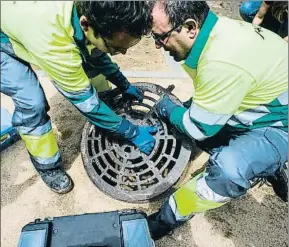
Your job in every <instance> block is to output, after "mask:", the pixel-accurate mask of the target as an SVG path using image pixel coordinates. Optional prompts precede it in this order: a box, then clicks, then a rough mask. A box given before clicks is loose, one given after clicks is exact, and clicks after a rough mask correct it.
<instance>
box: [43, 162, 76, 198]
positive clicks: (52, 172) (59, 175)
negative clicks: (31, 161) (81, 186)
mask: <svg viewBox="0 0 289 247" xmlns="http://www.w3.org/2000/svg"><path fill="white" fill-rule="evenodd" d="M38 172H39V174H40V176H41V178H42V180H43V181H44V183H45V184H46V185H47V186H48V187H49V188H50V189H51V190H52V191H53V192H55V193H58V194H65V193H67V192H69V191H71V190H72V188H73V182H72V179H71V178H70V176H69V175H68V174H67V173H66V172H65V171H64V170H63V169H62V168H59V167H58V168H54V169H48V170H38Z"/></svg>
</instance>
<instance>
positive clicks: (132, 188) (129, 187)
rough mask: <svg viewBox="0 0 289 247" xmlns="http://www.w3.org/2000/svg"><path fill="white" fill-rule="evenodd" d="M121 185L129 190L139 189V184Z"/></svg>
mask: <svg viewBox="0 0 289 247" xmlns="http://www.w3.org/2000/svg"><path fill="white" fill-rule="evenodd" d="M120 187H121V188H122V189H123V190H128V191H137V190H138V188H137V185H132V184H121V185H120Z"/></svg>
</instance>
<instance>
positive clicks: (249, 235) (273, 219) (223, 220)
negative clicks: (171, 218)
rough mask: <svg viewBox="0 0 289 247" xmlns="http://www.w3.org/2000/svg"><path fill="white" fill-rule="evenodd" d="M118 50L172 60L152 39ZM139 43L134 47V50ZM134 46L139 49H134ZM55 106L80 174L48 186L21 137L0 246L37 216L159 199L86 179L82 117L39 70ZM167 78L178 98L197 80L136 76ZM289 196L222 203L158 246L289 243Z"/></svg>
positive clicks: (4, 195)
mask: <svg viewBox="0 0 289 247" xmlns="http://www.w3.org/2000/svg"><path fill="white" fill-rule="evenodd" d="M210 5H211V6H212V7H213V9H214V10H215V11H216V12H217V13H219V14H222V15H229V16H233V17H234V18H238V2H221V1H214V2H210ZM140 45H143V46H144V47H145V48H141V49H139V48H132V49H131V51H129V52H128V54H127V55H126V56H123V57H122V56H119V57H118V58H117V60H118V63H119V64H120V65H121V68H123V69H125V70H128V69H129V70H132V69H134V70H151V71H152V70H153V71H155V70H158V71H164V72H165V71H166V69H167V66H166V65H165V64H164V61H163V59H162V57H161V56H160V54H159V53H157V52H156V50H155V49H154V47H153V45H151V44H150V42H147V41H143V43H142V44H140ZM133 49H134V50H133ZM136 53H137V56H136ZM40 80H41V83H42V85H43V87H44V90H45V93H46V96H47V98H48V101H49V104H50V106H51V111H50V116H51V117H52V122H53V129H54V132H55V134H56V135H57V140H58V143H59V146H60V150H61V153H62V157H63V161H64V165H65V168H66V169H67V171H68V173H69V174H70V175H71V177H72V178H73V180H74V182H75V188H74V190H73V191H72V192H70V193H69V194H67V195H62V196H60V195H57V194H54V193H53V192H51V191H50V190H49V189H48V188H47V187H46V186H45V185H44V184H43V182H42V181H41V179H40V178H39V177H38V175H37V174H36V172H35V170H34V168H33V167H32V164H31V163H30V160H29V157H28V154H27V151H26V149H25V147H24V144H23V142H22V141H19V142H18V143H16V144H15V145H13V146H12V147H10V148H9V149H7V150H5V151H4V152H2V153H1V247H13V246H17V242H18V238H19V234H20V231H21V228H22V227H23V226H24V225H25V224H27V223H28V222H30V221H33V220H34V219H36V218H44V217H48V216H61V215H73V214H82V213H93V212H104V211H113V210H119V209H125V208H138V209H142V210H144V211H145V212H147V213H150V212H154V211H156V210H157V208H158V207H159V205H160V203H161V201H157V202H151V203H146V204H139V205H138V204H127V203H123V202H119V201H116V200H114V199H112V198H110V197H108V196H106V195H104V194H103V193H102V192H100V191H99V190H98V189H97V188H96V187H95V186H94V185H93V184H92V182H91V181H90V180H89V178H88V176H87V175H86V172H85V170H84V168H83V164H82V160H81V157H80V138H81V133H82V128H83V126H84V123H85V119H84V118H83V117H82V116H81V115H80V113H79V112H78V111H76V110H75V109H74V108H73V107H72V106H71V105H70V103H69V102H68V101H66V100H65V99H64V98H63V97H62V96H61V95H60V94H59V93H57V91H56V90H55V88H54V87H53V85H51V83H50V82H49V80H48V79H47V78H45V77H41V78H40ZM131 81H135V82H136V81H145V82H154V83H158V84H160V85H163V86H168V85H169V84H172V83H173V84H175V85H176V89H175V90H174V94H175V95H177V96H178V97H179V98H180V99H181V100H183V101H184V100H187V99H188V98H190V97H191V95H192V92H193V88H192V83H191V82H190V81H189V80H185V79H182V80H181V79H178V80H177V79H176V80H168V79H163V80H162V79H131ZM1 105H2V106H5V107H8V109H9V110H10V111H11V112H12V111H13V104H12V102H11V100H10V99H9V98H8V97H6V96H3V95H1ZM207 158H208V157H207V155H206V154H204V153H202V154H201V155H200V156H199V157H197V159H196V160H194V161H193V162H192V163H191V164H190V169H189V171H188V173H187V174H186V175H187V176H186V177H187V178H189V177H190V174H191V173H192V172H194V171H195V170H196V169H198V168H199V167H201V166H202V165H203V164H204V163H205V161H206V160H207ZM287 208H288V204H285V203H283V202H281V201H280V200H279V199H278V198H277V197H276V196H274V194H273V192H272V190H271V189H270V188H268V187H266V186H263V187H262V188H260V189H258V188H256V189H254V190H253V191H251V192H250V193H249V194H248V195H247V196H246V197H245V198H243V199H240V200H236V201H233V202H231V203H230V204H227V205H225V206H223V207H221V208H219V209H216V210H212V211H210V212H207V213H205V214H199V215H197V216H195V217H194V218H193V219H192V220H191V221H190V222H189V223H187V224H186V225H184V226H183V227H181V228H179V229H178V230H176V231H175V233H174V234H173V235H172V236H169V237H165V238H164V239H162V240H160V241H158V242H157V243H156V246H157V247H176V246H178V247H285V246H287V247H288V244H287V243H286V240H287V238H288V228H287V222H288V214H287V211H288V210H287Z"/></svg>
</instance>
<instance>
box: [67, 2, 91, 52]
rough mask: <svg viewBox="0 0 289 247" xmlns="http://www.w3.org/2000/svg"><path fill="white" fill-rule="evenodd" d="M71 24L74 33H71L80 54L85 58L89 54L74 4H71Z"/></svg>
mask: <svg viewBox="0 0 289 247" xmlns="http://www.w3.org/2000/svg"><path fill="white" fill-rule="evenodd" d="M71 25H72V27H73V29H74V34H73V39H74V42H75V43H76V45H77V47H78V48H79V50H80V52H81V54H82V56H83V57H84V58H87V57H88V56H89V52H88V50H87V47H86V44H85V36H84V33H83V31H82V28H81V26H80V23H79V17H78V14H77V11H76V7H75V5H74V6H73V9H72V15H71Z"/></svg>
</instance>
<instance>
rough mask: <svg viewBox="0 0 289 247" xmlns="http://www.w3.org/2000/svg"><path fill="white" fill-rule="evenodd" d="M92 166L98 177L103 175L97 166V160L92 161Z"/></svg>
mask: <svg viewBox="0 0 289 247" xmlns="http://www.w3.org/2000/svg"><path fill="white" fill-rule="evenodd" d="M92 166H93V168H94V170H95V171H96V173H97V174H98V175H101V170H100V169H99V167H98V165H97V164H96V162H95V160H93V161H92Z"/></svg>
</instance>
